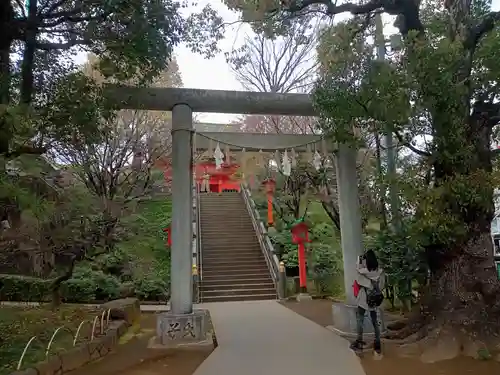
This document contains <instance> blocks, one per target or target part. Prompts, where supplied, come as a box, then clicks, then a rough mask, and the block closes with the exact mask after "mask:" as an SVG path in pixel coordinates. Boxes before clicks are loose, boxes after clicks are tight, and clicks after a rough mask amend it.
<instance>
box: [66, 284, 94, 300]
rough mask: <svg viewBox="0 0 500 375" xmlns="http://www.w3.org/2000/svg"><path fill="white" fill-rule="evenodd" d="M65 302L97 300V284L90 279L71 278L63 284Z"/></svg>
mask: <svg viewBox="0 0 500 375" xmlns="http://www.w3.org/2000/svg"><path fill="white" fill-rule="evenodd" d="M61 294H62V299H63V301H64V302H69V303H89V302H93V301H94V300H95V285H94V283H93V282H92V280H90V279H70V280H68V281H66V282H65V283H64V284H63V285H62V286H61Z"/></svg>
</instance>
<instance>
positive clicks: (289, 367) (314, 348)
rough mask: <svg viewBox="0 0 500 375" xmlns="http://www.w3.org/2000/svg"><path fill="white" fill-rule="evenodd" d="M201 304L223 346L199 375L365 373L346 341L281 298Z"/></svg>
mask: <svg viewBox="0 0 500 375" xmlns="http://www.w3.org/2000/svg"><path fill="white" fill-rule="evenodd" d="M200 307H202V308H207V309H209V310H210V315H211V316H212V321H213V324H214V326H215V332H216V335H217V341H218V343H219V347H218V348H217V349H215V350H214V352H213V353H212V354H211V355H210V356H209V357H208V358H207V359H206V360H205V361H204V362H203V363H202V364H201V366H200V367H198V369H197V370H196V371H195V373H194V375H327V374H328V375H365V372H364V370H363V368H362V367H361V364H360V362H359V359H358V358H357V356H356V355H355V354H354V353H353V352H352V351H351V350H349V344H348V342H347V341H346V340H344V339H343V338H341V337H339V336H337V335H335V334H333V333H332V332H331V331H328V330H327V329H325V328H323V327H321V326H319V325H317V324H316V323H314V322H312V321H310V320H308V319H306V318H303V317H302V316H300V315H298V314H296V313H294V312H293V311H291V310H289V309H287V308H286V307H284V306H282V305H280V304H279V303H278V302H276V301H256V302H253V301H252V302H222V303H221V302H219V303H209V304H203V305H200Z"/></svg>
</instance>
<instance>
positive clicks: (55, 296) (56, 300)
mask: <svg viewBox="0 0 500 375" xmlns="http://www.w3.org/2000/svg"><path fill="white" fill-rule="evenodd" d="M75 263H76V257H75V256H73V257H72V259H71V263H70V265H69V268H68V269H67V270H66V272H65V273H64V274H63V275H61V276H59V277H57V278H56V279H55V280H54V281H53V282H52V285H51V288H50V289H51V291H52V308H53V309H57V308H58V307H59V306H61V304H62V297H61V285H62V283H63V282H65V281H68V280H69V279H71V276H73V271H74V269H75Z"/></svg>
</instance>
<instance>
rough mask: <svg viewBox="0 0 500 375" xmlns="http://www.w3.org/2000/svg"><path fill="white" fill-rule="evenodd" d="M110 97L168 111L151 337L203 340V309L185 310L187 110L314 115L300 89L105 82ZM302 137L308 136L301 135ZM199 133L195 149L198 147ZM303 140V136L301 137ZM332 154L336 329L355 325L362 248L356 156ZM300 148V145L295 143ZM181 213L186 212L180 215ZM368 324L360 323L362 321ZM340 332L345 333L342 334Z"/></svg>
mask: <svg viewBox="0 0 500 375" xmlns="http://www.w3.org/2000/svg"><path fill="white" fill-rule="evenodd" d="M107 90H108V91H107V94H108V96H109V97H110V98H112V99H114V100H116V101H117V105H118V107H119V108H122V109H143V110H163V111H172V153H171V155H172V227H171V228H172V248H171V275H170V277H171V281H170V285H171V299H170V306H171V310H170V311H169V312H167V313H164V314H161V315H159V317H158V325H157V339H156V343H157V344H161V345H164V346H176V345H179V344H181V345H182V344H185V343H189V342H193V343H198V342H202V341H204V340H207V339H210V331H211V329H212V328H211V324H210V317H209V313H208V312H207V311H205V310H194V309H193V281H192V262H193V257H192V255H193V250H192V246H193V198H194V197H193V189H192V178H193V176H192V171H191V166H192V162H193V137H194V128H193V112H218V113H235V114H261V115H289V116H315V115H316V113H315V110H314V108H313V104H312V100H311V97H310V96H309V95H307V94H276V93H255V92H241V91H223V90H198V89H183V88H134V87H116V86H110V87H109V88H108V89H107ZM213 136H214V137H215V136H216V137H217V138H218V139H220V140H221V142H222V143H226V144H232V145H238V148H246V149H247V150H248V151H251V150H252V149H253V150H256V151H258V150H263V151H274V150H276V149H286V148H292V147H294V146H297V145H301V144H302V145H303V144H305V143H308V142H309V138H311V139H310V140H311V141H313V140H314V139H313V138H314V137H316V138H317V139H318V141H319V140H320V139H321V137H320V136H316V135H297V134H279V135H278V134H272V135H271V134H247V133H223V132H221V133H217V134H214V135H213ZM308 137H309V138H308ZM203 138H205V139H208V138H206V137H197V138H196V148H197V149H198V150H200V149H206V148H207V147H208V145H206V144H204V143H203V142H204V141H203ZM306 138H307V139H306ZM330 147H333V148H334V149H330V150H329V151H334V152H335V156H336V158H335V161H336V162H335V164H336V177H337V190H338V201H339V214H340V227H341V228H340V229H341V230H340V231H341V243H342V253H343V264H344V283H345V292H346V304H342V306H339V305H338V304H336V307H335V312H336V314H339V315H341V316H338V319H337V318H336V319H335V320H336V321H339V322H344V323H343V326H344V327H339V329H340V330H341V331H343V330H346V331H347V330H351V328H352V327H355V321H352V320H353V319H352V317H354V314H353V311H354V308H353V305H354V302H355V298H354V295H353V292H352V283H353V281H354V279H355V272H356V271H355V265H356V261H357V259H358V256H359V255H361V254H362V252H363V244H362V224H361V211H360V205H359V197H358V179H357V172H356V162H357V155H358V151H357V150H356V149H354V148H351V147H350V146H349V145H346V144H338V145H330ZM295 150H296V151H298V152H300V151H302V150H300V147H299V148H297V147H295ZM186 213H191V215H187V214H186ZM367 328H368V327H367ZM347 333H348V332H347Z"/></svg>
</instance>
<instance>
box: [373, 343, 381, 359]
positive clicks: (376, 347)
mask: <svg viewBox="0 0 500 375" xmlns="http://www.w3.org/2000/svg"><path fill="white" fill-rule="evenodd" d="M382 358H383V355H382V346H381V345H380V342H376V341H375V342H374V343H373V359H375V360H381V359H382Z"/></svg>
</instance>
